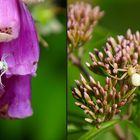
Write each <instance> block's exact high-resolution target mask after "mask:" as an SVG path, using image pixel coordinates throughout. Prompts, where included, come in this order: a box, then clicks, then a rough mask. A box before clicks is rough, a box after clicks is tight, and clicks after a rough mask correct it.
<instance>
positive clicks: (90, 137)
mask: <svg viewBox="0 0 140 140" xmlns="http://www.w3.org/2000/svg"><path fill="white" fill-rule="evenodd" d="M119 121H120V120H113V121H110V122H105V123H103V124H102V125H101V128H100V129H97V128H96V127H94V128H92V129H91V130H90V131H89V132H87V133H86V134H84V135H83V136H81V137H80V138H79V140H94V139H95V138H97V136H99V135H101V134H103V133H104V132H106V131H107V130H108V129H109V128H111V127H112V126H114V125H115V124H117V123H119Z"/></svg>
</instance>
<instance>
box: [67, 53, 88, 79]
mask: <svg viewBox="0 0 140 140" xmlns="http://www.w3.org/2000/svg"><path fill="white" fill-rule="evenodd" d="M68 59H69V60H70V61H71V63H72V64H73V65H75V66H76V67H77V68H78V69H79V70H80V71H81V72H82V73H83V74H84V76H85V77H86V78H87V79H89V74H88V72H87V71H86V69H85V68H84V66H83V65H82V63H81V59H79V58H78V57H76V56H75V55H74V54H73V53H70V54H69V55H68Z"/></svg>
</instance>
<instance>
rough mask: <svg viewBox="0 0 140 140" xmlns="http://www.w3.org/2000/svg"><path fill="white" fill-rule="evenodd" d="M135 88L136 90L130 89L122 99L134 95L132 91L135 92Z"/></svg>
mask: <svg viewBox="0 0 140 140" xmlns="http://www.w3.org/2000/svg"><path fill="white" fill-rule="evenodd" d="M136 88H137V87H134V88H132V89H131V90H130V91H129V92H127V93H126V94H125V95H124V97H123V99H126V98H128V97H130V96H131V95H132V94H133V93H134V91H135V90H136Z"/></svg>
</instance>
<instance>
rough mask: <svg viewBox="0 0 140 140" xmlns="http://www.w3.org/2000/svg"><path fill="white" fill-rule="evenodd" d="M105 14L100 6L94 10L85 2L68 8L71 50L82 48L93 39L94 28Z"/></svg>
mask: <svg viewBox="0 0 140 140" xmlns="http://www.w3.org/2000/svg"><path fill="white" fill-rule="evenodd" d="M103 14H104V12H102V11H100V8H99V7H98V6H96V7H94V8H92V6H91V5H90V4H88V3H84V2H77V3H75V4H71V5H70V6H69V7H68V23H67V24H68V31H67V34H68V43H69V47H71V49H73V48H76V47H81V46H83V45H84V44H85V43H86V42H87V41H88V40H90V39H91V37H92V31H93V27H94V26H95V25H96V24H97V22H98V20H99V19H100V18H101V17H102V16H103ZM69 49H70V48H69Z"/></svg>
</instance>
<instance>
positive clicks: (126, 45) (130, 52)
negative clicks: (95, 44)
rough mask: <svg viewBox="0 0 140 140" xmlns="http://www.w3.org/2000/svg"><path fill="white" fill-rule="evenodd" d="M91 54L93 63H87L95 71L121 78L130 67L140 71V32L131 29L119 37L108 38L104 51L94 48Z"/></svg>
mask: <svg viewBox="0 0 140 140" xmlns="http://www.w3.org/2000/svg"><path fill="white" fill-rule="evenodd" d="M89 54H90V57H91V59H92V64H89V63H86V64H87V66H88V67H89V68H90V70H92V71H93V72H95V73H98V74H103V75H108V76H110V75H112V76H115V77H116V78H119V77H121V76H122V75H123V74H124V73H125V72H128V70H129V68H130V67H132V68H134V67H136V70H137V71H138V73H140V71H139V69H140V68H139V60H140V33H139V32H138V31H137V32H136V33H135V34H132V33H131V30H130V29H129V30H128V31H127V33H126V36H122V35H121V36H117V39H114V38H113V37H110V38H108V40H107V43H106V45H105V47H104V51H103V52H101V51H99V50H97V49H94V53H91V52H90V53H89ZM128 75H129V73H128ZM130 75H131V74H130ZM122 78H123V77H122Z"/></svg>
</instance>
